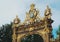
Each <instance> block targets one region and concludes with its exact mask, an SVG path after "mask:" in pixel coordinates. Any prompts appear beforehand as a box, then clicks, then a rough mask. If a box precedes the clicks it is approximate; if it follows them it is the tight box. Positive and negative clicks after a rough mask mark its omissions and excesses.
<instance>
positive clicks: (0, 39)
mask: <svg viewBox="0 0 60 42" xmlns="http://www.w3.org/2000/svg"><path fill="white" fill-rule="evenodd" d="M0 28H1V29H0V42H12V23H10V24H5V25H2V27H0Z"/></svg>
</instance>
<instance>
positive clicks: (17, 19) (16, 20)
mask: <svg viewBox="0 0 60 42" xmlns="http://www.w3.org/2000/svg"><path fill="white" fill-rule="evenodd" d="M19 22H20V19H19V18H18V15H16V18H15V19H14V23H19Z"/></svg>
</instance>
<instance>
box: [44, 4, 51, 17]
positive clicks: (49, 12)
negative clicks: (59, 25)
mask: <svg viewBox="0 0 60 42" xmlns="http://www.w3.org/2000/svg"><path fill="white" fill-rule="evenodd" d="M48 15H51V9H50V8H49V6H48V5H47V8H46V10H45V16H48Z"/></svg>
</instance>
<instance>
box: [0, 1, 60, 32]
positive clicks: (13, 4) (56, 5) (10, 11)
mask: <svg viewBox="0 0 60 42" xmlns="http://www.w3.org/2000/svg"><path fill="white" fill-rule="evenodd" d="M31 3H34V4H35V6H36V8H37V9H38V10H39V11H40V15H41V16H42V17H43V15H44V10H45V9H46V6H47V5H49V7H50V8H51V10H52V19H53V20H54V23H53V24H52V25H53V29H55V30H56V28H58V25H59V24H60V0H0V26H1V25H2V24H7V23H10V22H11V21H13V19H14V18H15V16H16V15H18V16H19V18H20V20H21V21H23V20H24V19H25V15H26V12H27V11H28V10H29V8H30V4H31ZM55 30H53V31H55Z"/></svg>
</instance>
